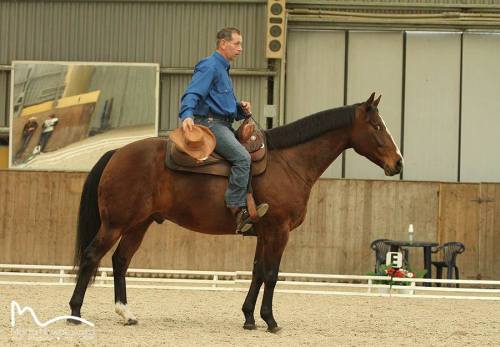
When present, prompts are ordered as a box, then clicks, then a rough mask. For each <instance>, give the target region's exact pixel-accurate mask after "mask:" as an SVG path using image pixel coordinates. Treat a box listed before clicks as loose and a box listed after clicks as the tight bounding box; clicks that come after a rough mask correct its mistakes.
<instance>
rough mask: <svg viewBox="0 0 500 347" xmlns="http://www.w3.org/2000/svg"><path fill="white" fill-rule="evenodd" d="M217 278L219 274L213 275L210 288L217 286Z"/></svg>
mask: <svg viewBox="0 0 500 347" xmlns="http://www.w3.org/2000/svg"><path fill="white" fill-rule="evenodd" d="M218 280H219V275H217V274H215V275H214V283H213V284H212V288H217V281H218Z"/></svg>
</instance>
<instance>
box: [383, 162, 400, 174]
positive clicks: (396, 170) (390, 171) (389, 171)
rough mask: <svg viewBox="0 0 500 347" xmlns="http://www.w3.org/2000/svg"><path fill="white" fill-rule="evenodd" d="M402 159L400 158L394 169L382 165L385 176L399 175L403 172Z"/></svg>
mask: <svg viewBox="0 0 500 347" xmlns="http://www.w3.org/2000/svg"><path fill="white" fill-rule="evenodd" d="M403 165H404V164H403V158H400V159H399V160H398V161H397V162H396V164H395V165H394V167H390V166H389V165H384V173H385V175H386V176H394V175H397V174H399V173H400V172H401V171H402V170H403Z"/></svg>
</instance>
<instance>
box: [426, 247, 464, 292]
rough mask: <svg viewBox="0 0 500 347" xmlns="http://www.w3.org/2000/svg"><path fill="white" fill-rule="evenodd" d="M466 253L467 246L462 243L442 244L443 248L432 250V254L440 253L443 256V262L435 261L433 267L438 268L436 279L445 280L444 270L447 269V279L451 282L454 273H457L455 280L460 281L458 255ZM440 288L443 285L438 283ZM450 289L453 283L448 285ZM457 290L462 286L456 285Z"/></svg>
mask: <svg viewBox="0 0 500 347" xmlns="http://www.w3.org/2000/svg"><path fill="white" fill-rule="evenodd" d="M464 251H465V246H464V244H463V243H461V242H447V243H445V244H442V245H441V246H439V247H437V248H435V249H434V250H432V253H440V254H442V260H441V261H433V262H432V265H434V266H435V267H436V270H437V271H436V278H440V279H441V278H443V268H447V270H448V274H447V275H448V276H447V278H448V279H449V280H451V279H452V278H453V272H454V273H455V278H456V279H457V280H459V279H460V274H459V271H458V267H457V263H456V260H457V255H458V254H461V253H463V252H464ZM436 285H437V286H438V287H441V283H436ZM447 286H448V287H451V283H448V285H447ZM456 286H457V288H459V287H460V285H459V284H458V283H457V284H456Z"/></svg>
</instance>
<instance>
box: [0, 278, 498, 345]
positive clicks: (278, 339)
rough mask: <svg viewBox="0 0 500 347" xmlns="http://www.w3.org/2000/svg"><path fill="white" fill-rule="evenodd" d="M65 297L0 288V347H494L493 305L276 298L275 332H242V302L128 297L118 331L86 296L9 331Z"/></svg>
mask: <svg viewBox="0 0 500 347" xmlns="http://www.w3.org/2000/svg"><path fill="white" fill-rule="evenodd" d="M72 291H73V288H72V287H50V286H24V285H16V286H13V285H0V346H8V345H13V346H40V345H45V346H53V345H56V346H93V345H96V346H158V345H165V346H200V345H203V346H388V345H391V346H395V345H397V346H445V345H446V346H457V345H460V346H498V345H500V302H498V301H476V300H437V299H418V298H395V297H356V296H347V297H345V296H337V295H306V294H289V293H276V294H275V299H274V314H275V318H276V320H277V321H278V324H279V325H280V326H281V327H282V329H281V330H280V331H279V332H278V333H277V334H272V333H268V332H266V325H265V323H264V322H263V321H262V320H261V319H260V317H259V309H260V299H261V296H260V297H259V301H258V306H257V309H256V315H255V318H256V322H257V330H253V331H247V330H244V329H242V325H243V321H244V320H243V314H242V313H241V310H240V309H241V305H242V303H243V301H244V298H245V295H246V293H243V292H211V291H190V290H165V289H128V299H129V305H128V306H129V307H130V309H131V310H132V312H133V313H134V314H135V315H136V317H137V318H138V320H139V324H138V325H136V326H124V325H123V324H122V320H121V317H119V316H118V315H117V314H116V313H114V303H113V289H112V288H95V287H92V288H89V290H88V291H87V296H86V300H85V302H84V306H83V309H82V315H83V318H85V319H87V320H89V321H91V322H93V323H94V324H95V327H94V328H91V327H88V326H86V325H81V326H70V325H67V324H66V323H65V322H58V323H54V324H52V325H50V326H49V327H47V328H38V327H37V326H36V325H35V324H34V323H33V321H32V319H31V317H30V315H29V314H25V315H23V316H17V317H16V326H15V327H14V328H12V327H11V321H10V303H11V301H12V300H15V301H16V302H18V303H19V304H20V305H21V306H30V307H32V308H33V310H34V311H35V313H36V314H37V316H38V318H39V320H40V321H42V322H45V321H47V320H49V319H52V318H54V317H56V316H60V315H68V314H69V307H68V301H69V299H70V296H71V294H72Z"/></svg>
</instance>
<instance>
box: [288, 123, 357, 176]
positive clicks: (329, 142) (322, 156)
mask: <svg viewBox="0 0 500 347" xmlns="http://www.w3.org/2000/svg"><path fill="white" fill-rule="evenodd" d="M349 143H350V137H349V129H346V128H344V129H339V130H334V131H330V132H327V133H325V134H323V135H321V136H318V137H316V138H314V139H312V140H310V141H308V142H306V143H302V144H300V145H296V146H293V147H289V148H283V149H280V150H279V151H281V155H282V156H283V157H284V158H285V160H286V161H287V162H288V164H289V165H288V166H289V167H290V169H291V170H292V169H293V171H295V173H296V174H297V175H299V176H300V177H301V178H302V179H303V180H304V181H305V183H307V184H308V185H309V186H312V185H313V184H314V183H315V182H316V181H317V180H318V179H319V177H320V176H321V174H323V172H325V170H326V169H327V168H328V166H330V165H331V163H332V162H333V161H334V160H335V159H336V158H337V157H338V156H339V155H340V154H341V153H342V152H343V151H344V150H345V149H347V148H349Z"/></svg>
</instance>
